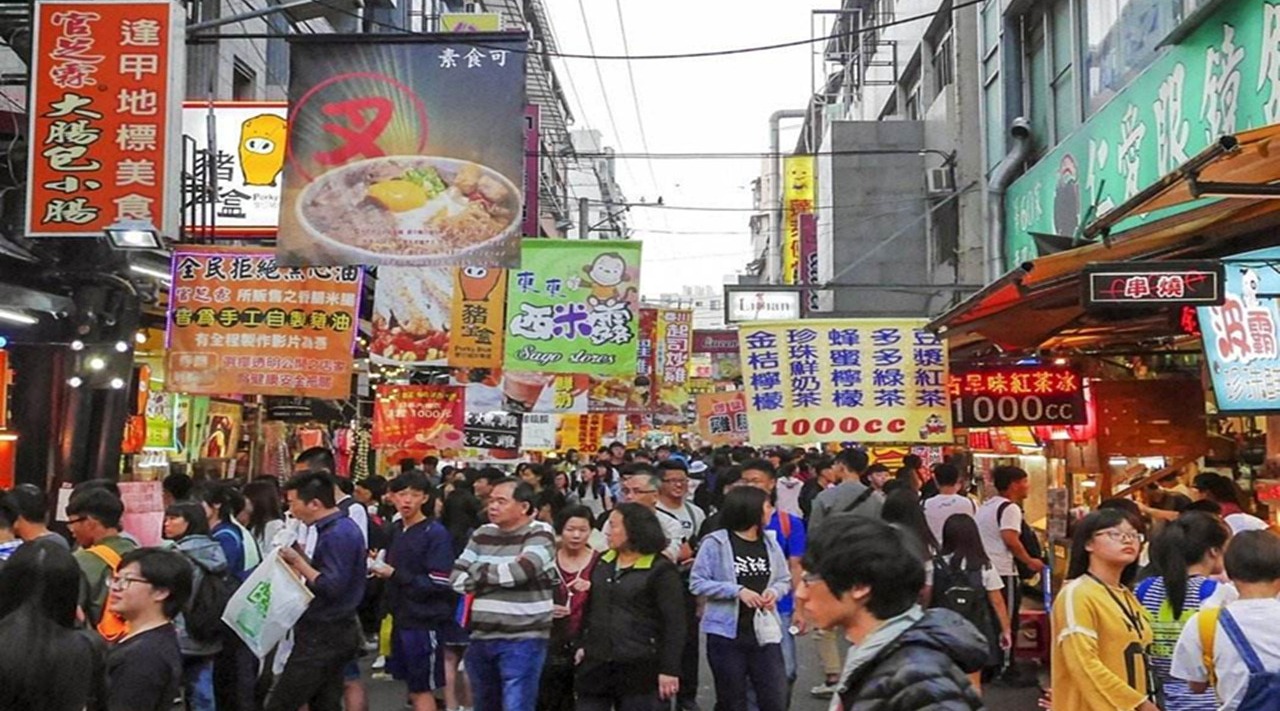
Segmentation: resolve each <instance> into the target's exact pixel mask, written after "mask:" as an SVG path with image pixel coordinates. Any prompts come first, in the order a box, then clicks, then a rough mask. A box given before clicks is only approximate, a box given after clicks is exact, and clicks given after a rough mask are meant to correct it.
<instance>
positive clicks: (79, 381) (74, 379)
mask: <svg viewBox="0 0 1280 711" xmlns="http://www.w3.org/2000/svg"><path fill="white" fill-rule="evenodd" d="M67 385H70V386H71V387H73V388H78V387H80V386H81V385H84V379H83V378H81V377H80V376H79V375H73V376H71V377H70V378H67Z"/></svg>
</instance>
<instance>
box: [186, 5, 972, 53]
mask: <svg viewBox="0 0 1280 711" xmlns="http://www.w3.org/2000/svg"><path fill="white" fill-rule="evenodd" d="M314 1H315V3H316V4H317V5H321V6H323V7H326V8H328V9H330V10H333V11H334V12H337V13H340V14H344V15H350V16H352V17H358V18H360V19H362V20H363V19H365V18H364V17H363V16H362V15H360V14H359V13H356V12H352V11H351V10H348V9H347V8H345V7H339V6H337V5H330V4H329V3H327V2H324V0H314ZM987 1H988V0H964V2H958V3H955V4H954V5H952V6H951V12H955V11H956V10H963V9H964V8H966V7H973V6H975V5H981V4H982V3H984V2H987ZM936 14H937V13H936V12H926V13H922V14H919V15H912V16H910V17H903V18H901V19H897V20H891V21H889V22H882V23H880V24H878V25H867V26H866V27H859V28H858V29H855V30H850V31H848V32H840V33H836V34H832V35H826V36H823V37H809V38H807V39H799V40H792V41H790V42H777V43H774V44H761V45H753V46H749V47H734V48H731V49H713V50H706V51H701V52H679V53H670V54H635V55H630V54H596V53H595V52H594V51H593V52H591V53H590V54H580V53H572V52H551V51H548V50H546V49H541V50H535V49H533V48H532V47H523V48H516V47H509V46H502V47H498V46H493V45H487V44H485V43H484V41H483V40H478V39H468V38H467V36H466V34H462V33H460V34H458V35H457V38H456V39H453V38H452V37H451V38H450V39H451V41H455V42H457V43H458V44H461V45H466V46H469V47H479V48H481V49H492V50H505V51H508V52H512V53H515V54H536V55H539V56H543V57H561V58H563V59H593V60H604V61H629V60H636V61H641V60H660V59H703V58H707V57H728V56H732V55H737V54H753V53H757V52H770V51H773V50H776V49H787V48H790V47H803V46H806V45H811V44H818V43H819V42H829V41H832V40H837V39H841V38H844V37H857V36H859V35H863V34H868V33H872V32H879V31H880V30H884V29H888V28H890V27H897V26H899V25H906V24H909V23H912V22H919V21H921V20H929V19H932V18H933V17H934V16H935V15H936ZM368 22H369V24H372V25H375V26H378V27H384V28H386V29H390V30H394V31H395V32H398V33H402V34H414V35H416V34H428V33H424V32H414V31H413V30H408V29H405V28H403V27H399V26H397V25H392V24H390V23H386V22H380V21H378V20H368ZM281 36H287V35H281V34H270V33H266V34H264V33H249V32H245V33H232V34H217V33H210V34H203V33H198V34H195V35H191V36H189V39H212V38H218V37H223V38H244V39H249V38H253V37H281Z"/></svg>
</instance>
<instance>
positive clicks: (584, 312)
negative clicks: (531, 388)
mask: <svg viewBox="0 0 1280 711" xmlns="http://www.w3.org/2000/svg"><path fill="white" fill-rule="evenodd" d="M639 290H640V243H639V242H631V241H625V242H601V241H595V240H591V241H587V240H527V241H526V242H525V244H524V250H523V256H522V259H521V267H520V268H519V269H513V270H511V271H510V277H509V279H508V284H507V316H506V319H507V333H506V361H505V362H506V369H507V371H508V372H510V371H521V370H533V371H543V372H548V373H591V374H592V375H624V376H630V375H632V374H634V373H635V369H636V343H637V341H638V340H639V335H638V330H639V324H638V319H637V315H638V312H639Z"/></svg>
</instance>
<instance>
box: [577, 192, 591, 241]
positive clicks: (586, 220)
mask: <svg viewBox="0 0 1280 711" xmlns="http://www.w3.org/2000/svg"><path fill="white" fill-rule="evenodd" d="M578 239H591V206H590V203H589V202H588V200H587V199H586V198H584V197H582V198H578Z"/></svg>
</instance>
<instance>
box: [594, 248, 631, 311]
mask: <svg viewBox="0 0 1280 711" xmlns="http://www.w3.org/2000/svg"><path fill="white" fill-rule="evenodd" d="M582 271H583V272H584V273H585V274H586V275H587V280H588V281H589V282H591V297H590V298H592V299H595V300H596V301H598V302H606V301H616V300H618V299H627V298H629V297H630V296H631V294H632V293H634V292H635V289H633V288H631V287H627V289H626V290H625V291H623V290H621V289H619V287H620V286H621V285H622V283H623V282H624V281H626V278H627V261H626V260H625V259H623V258H622V255H621V254H618V253H617V252H605V253H604V254H601V255H600V256H598V257H596V258H595V260H594V261H592V262H591V264H590V265H588V266H585V267H583V268H582Z"/></svg>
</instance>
